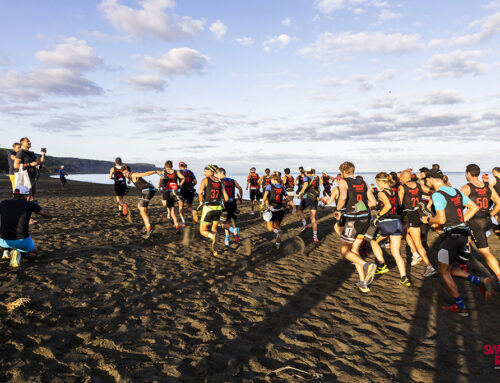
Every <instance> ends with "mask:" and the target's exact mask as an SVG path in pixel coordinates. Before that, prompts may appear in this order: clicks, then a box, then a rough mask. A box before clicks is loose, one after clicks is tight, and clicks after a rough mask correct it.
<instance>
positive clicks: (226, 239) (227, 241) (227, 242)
mask: <svg viewBox="0 0 500 383" xmlns="http://www.w3.org/2000/svg"><path fill="white" fill-rule="evenodd" d="M224 245H226V246H227V247H229V235H226V236H225V237H224Z"/></svg>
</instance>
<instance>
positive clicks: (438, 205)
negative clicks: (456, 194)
mask: <svg viewBox="0 0 500 383" xmlns="http://www.w3.org/2000/svg"><path fill="white" fill-rule="evenodd" d="M464 202H465V201H464ZM432 203H433V204H434V208H435V209H436V211H438V210H444V209H445V208H446V198H444V196H443V195H442V194H441V193H437V192H436V193H434V194H433V195H432Z"/></svg>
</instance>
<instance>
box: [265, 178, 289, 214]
mask: <svg viewBox="0 0 500 383" xmlns="http://www.w3.org/2000/svg"><path fill="white" fill-rule="evenodd" d="M265 191H267V192H269V194H268V199H269V209H270V210H271V213H272V217H271V220H270V222H281V221H283V217H284V216H285V211H284V210H283V207H284V204H285V201H286V196H287V191H286V190H285V188H284V187H283V186H282V185H280V184H270V185H267V186H266V189H265Z"/></svg>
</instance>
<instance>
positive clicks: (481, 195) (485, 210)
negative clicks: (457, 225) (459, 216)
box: [467, 182, 491, 218]
mask: <svg viewBox="0 0 500 383" xmlns="http://www.w3.org/2000/svg"><path fill="white" fill-rule="evenodd" d="M467 185H469V188H470V195H469V198H470V199H471V200H472V201H473V202H474V203H475V204H476V205H477V206H478V207H479V210H478V212H477V213H476V214H474V218H486V217H489V215H490V204H491V189H490V187H489V186H488V184H486V183H485V184H484V186H483V187H482V188H479V187H477V186H475V185H473V184H472V183H470V182H469V183H468V184H467Z"/></svg>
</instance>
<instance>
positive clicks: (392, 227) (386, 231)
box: [375, 219, 403, 237]
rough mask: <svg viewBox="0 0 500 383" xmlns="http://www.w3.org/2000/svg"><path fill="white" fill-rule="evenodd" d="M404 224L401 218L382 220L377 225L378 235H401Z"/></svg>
mask: <svg viewBox="0 0 500 383" xmlns="http://www.w3.org/2000/svg"><path fill="white" fill-rule="evenodd" d="M402 232H403V224H402V223H401V221H400V220H399V219H397V220H391V221H382V222H380V223H379V224H378V226H377V232H376V234H375V235H376V236H377V237H388V236H390V235H401V234H402Z"/></svg>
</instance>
